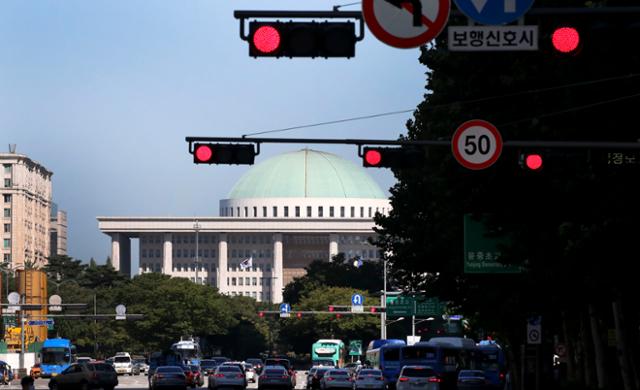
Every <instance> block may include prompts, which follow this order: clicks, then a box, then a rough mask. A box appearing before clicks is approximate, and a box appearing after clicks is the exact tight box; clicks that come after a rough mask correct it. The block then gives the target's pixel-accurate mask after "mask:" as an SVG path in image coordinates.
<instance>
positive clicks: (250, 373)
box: [243, 363, 258, 383]
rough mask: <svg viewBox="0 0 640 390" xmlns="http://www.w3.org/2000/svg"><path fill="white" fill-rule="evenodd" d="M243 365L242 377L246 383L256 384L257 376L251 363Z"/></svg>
mask: <svg viewBox="0 0 640 390" xmlns="http://www.w3.org/2000/svg"><path fill="white" fill-rule="evenodd" d="M243 364H244V375H245V377H246V378H247V382H251V383H256V381H257V380H258V375H257V374H256V369H255V368H253V364H251V363H243Z"/></svg>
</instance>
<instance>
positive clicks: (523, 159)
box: [519, 152, 544, 171]
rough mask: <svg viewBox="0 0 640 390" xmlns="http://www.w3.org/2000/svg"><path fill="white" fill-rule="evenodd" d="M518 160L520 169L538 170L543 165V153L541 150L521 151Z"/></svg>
mask: <svg viewBox="0 0 640 390" xmlns="http://www.w3.org/2000/svg"><path fill="white" fill-rule="evenodd" d="M519 162H520V166H521V167H522V169H526V170H529V171H539V170H541V169H542V167H543V166H544V154H543V153H542V152H522V153H520V161H519Z"/></svg>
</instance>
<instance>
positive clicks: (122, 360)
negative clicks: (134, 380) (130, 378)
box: [112, 352, 140, 375]
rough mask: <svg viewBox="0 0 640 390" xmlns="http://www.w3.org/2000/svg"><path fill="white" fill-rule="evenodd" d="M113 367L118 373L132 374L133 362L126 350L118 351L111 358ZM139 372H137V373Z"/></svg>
mask: <svg viewBox="0 0 640 390" xmlns="http://www.w3.org/2000/svg"><path fill="white" fill-rule="evenodd" d="M112 359H113V367H114V368H115V369H116V372H117V373H118V374H119V375H120V374H122V375H124V374H129V375H134V368H133V362H132V361H131V356H130V355H129V354H128V353H126V352H118V353H117V354H116V356H114V357H113V358H112ZM139 373H140V372H138V374H139Z"/></svg>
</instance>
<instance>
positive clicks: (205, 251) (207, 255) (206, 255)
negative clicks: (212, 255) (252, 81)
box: [204, 249, 209, 258]
mask: <svg viewBox="0 0 640 390" xmlns="http://www.w3.org/2000/svg"><path fill="white" fill-rule="evenodd" d="M204 257H205V258H207V257H209V249H205V250H204Z"/></svg>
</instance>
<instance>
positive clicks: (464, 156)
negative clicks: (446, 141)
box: [451, 119, 502, 170]
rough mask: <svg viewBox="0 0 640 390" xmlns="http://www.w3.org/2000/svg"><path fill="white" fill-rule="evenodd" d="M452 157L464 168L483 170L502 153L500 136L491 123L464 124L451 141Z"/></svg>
mask: <svg viewBox="0 0 640 390" xmlns="http://www.w3.org/2000/svg"><path fill="white" fill-rule="evenodd" d="M451 149H452V150H453V156H454V157H455V158H456V160H457V161H458V162H459V163H460V164H461V165H462V166H463V167H465V168H468V169H472V170H480V169H485V168H488V167H490V166H491V165H493V164H494V163H495V162H496V161H498V158H499V157H500V154H501V153H502V136H501V135H500V132H499V131H498V129H497V128H496V127H495V126H494V125H492V124H491V123H489V122H487V121H484V120H482V119H473V120H470V121H467V122H464V123H463V124H462V125H460V127H458V129H456V132H455V133H454V134H453V138H452V139H451Z"/></svg>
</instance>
